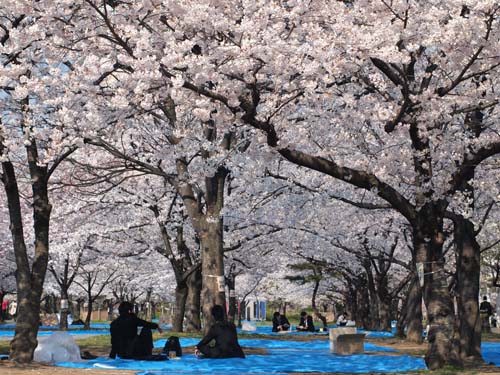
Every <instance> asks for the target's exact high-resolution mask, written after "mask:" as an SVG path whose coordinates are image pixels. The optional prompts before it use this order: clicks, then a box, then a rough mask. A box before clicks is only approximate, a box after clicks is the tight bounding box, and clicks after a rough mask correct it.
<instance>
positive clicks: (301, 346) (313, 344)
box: [154, 337, 396, 352]
mask: <svg viewBox="0 0 500 375" xmlns="http://www.w3.org/2000/svg"><path fill="white" fill-rule="evenodd" d="M166 341H167V340H166V339H160V340H157V341H155V342H154V347H155V348H163V347H164V346H165V342H166ZM199 341H200V339H198V338H187V337H181V338H180V343H181V346H182V347H186V346H194V345H196V344H198V342H199ZM238 342H239V343H240V345H241V346H243V347H248V348H264V349H288V350H290V349H295V350H307V351H309V350H329V349H330V343H329V341H328V340H327V339H324V340H312V341H289V340H265V339H245V338H240V339H238ZM365 351H367V352H396V350H394V349H390V348H386V347H384V346H378V345H374V344H372V343H370V342H365Z"/></svg>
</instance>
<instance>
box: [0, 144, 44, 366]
mask: <svg viewBox="0 0 500 375" xmlns="http://www.w3.org/2000/svg"><path fill="white" fill-rule="evenodd" d="M0 144H2V140H1V139H0ZM1 148H2V147H0V153H1V152H2V150H1ZM26 149H27V155H28V164H29V169H30V175H31V181H32V185H31V186H32V192H33V203H32V204H33V228H34V232H35V255H34V257H33V263H32V265H31V269H30V263H29V259H28V255H27V252H26V244H25V242H24V231H23V222H22V214H21V204H20V200H19V189H18V186H17V180H16V176H15V172H14V167H13V165H12V163H11V162H8V161H7V162H2V170H3V174H2V181H3V183H4V187H5V192H6V196H7V202H8V207H9V218H10V229H11V234H12V242H13V245H14V255H15V258H16V265H17V273H16V283H17V321H16V329H15V335H14V339H13V340H12V341H11V343H10V358H11V359H12V360H13V361H15V362H19V363H27V362H31V361H32V360H33V352H34V350H35V348H36V346H37V340H36V336H37V333H38V327H39V322H40V317H39V313H40V302H41V296H42V290H43V282H44V279H45V274H46V272H47V263H48V258H49V222H50V212H51V208H52V207H51V205H50V203H49V199H48V194H47V168H46V166H38V165H37V161H38V157H37V151H36V145H35V143H34V142H32V143H31V144H30V145H29V146H27V147H26Z"/></svg>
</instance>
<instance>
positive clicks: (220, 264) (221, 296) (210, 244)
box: [200, 216, 226, 331]
mask: <svg viewBox="0 0 500 375" xmlns="http://www.w3.org/2000/svg"><path fill="white" fill-rule="evenodd" d="M200 242H201V264H202V289H201V301H202V311H203V319H204V324H205V325H204V327H205V331H207V330H208V328H210V326H211V325H212V324H213V323H214V321H213V317H212V315H211V313H210V310H211V308H212V306H214V305H221V306H222V307H224V308H225V306H226V294H225V281H224V259H223V247H222V220H221V219H220V218H219V217H213V216H209V217H208V218H207V219H206V229H205V230H204V231H203V232H202V233H201V236H200Z"/></svg>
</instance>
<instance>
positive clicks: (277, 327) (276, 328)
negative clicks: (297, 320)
mask: <svg viewBox="0 0 500 375" xmlns="http://www.w3.org/2000/svg"><path fill="white" fill-rule="evenodd" d="M289 328H290V322H289V321H288V319H287V318H286V316H285V314H280V313H279V312H278V311H276V312H275V313H274V314H273V329H272V331H273V332H282V331H288V329H289Z"/></svg>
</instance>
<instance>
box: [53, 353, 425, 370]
mask: <svg viewBox="0 0 500 375" xmlns="http://www.w3.org/2000/svg"><path fill="white" fill-rule="evenodd" d="M56 366H61V367H70V368H94V369H96V368H99V369H115V370H140V371H146V372H141V373H140V374H144V375H145V374H146V373H147V374H148V375H153V374H154V375H164V374H166V372H167V371H168V372H169V373H172V372H175V373H179V374H180V375H182V374H183V373H193V372H197V373H203V374H205V373H206V374H213V373H222V374H223V373H228V374H241V373H248V374H262V373H283V372H351V373H363V372H394V371H410V370H422V369H426V366H425V363H424V360H423V358H414V357H410V356H407V355H402V356H394V355H393V356H384V355H370V354H354V355H345V356H342V355H335V354H331V353H329V352H327V351H314V350H309V351H302V350H300V351H298V350H284V349H280V350H278V349H273V350H270V351H269V354H267V355H260V354H251V355H248V356H247V358H244V359H243V358H227V359H217V360H215V359H198V358H197V357H196V356H195V355H193V354H186V355H184V356H182V357H180V358H179V359H178V360H168V361H136V360H127V359H109V358H97V359H94V360H90V361H85V362H59V363H56ZM162 371H163V374H162Z"/></svg>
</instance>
